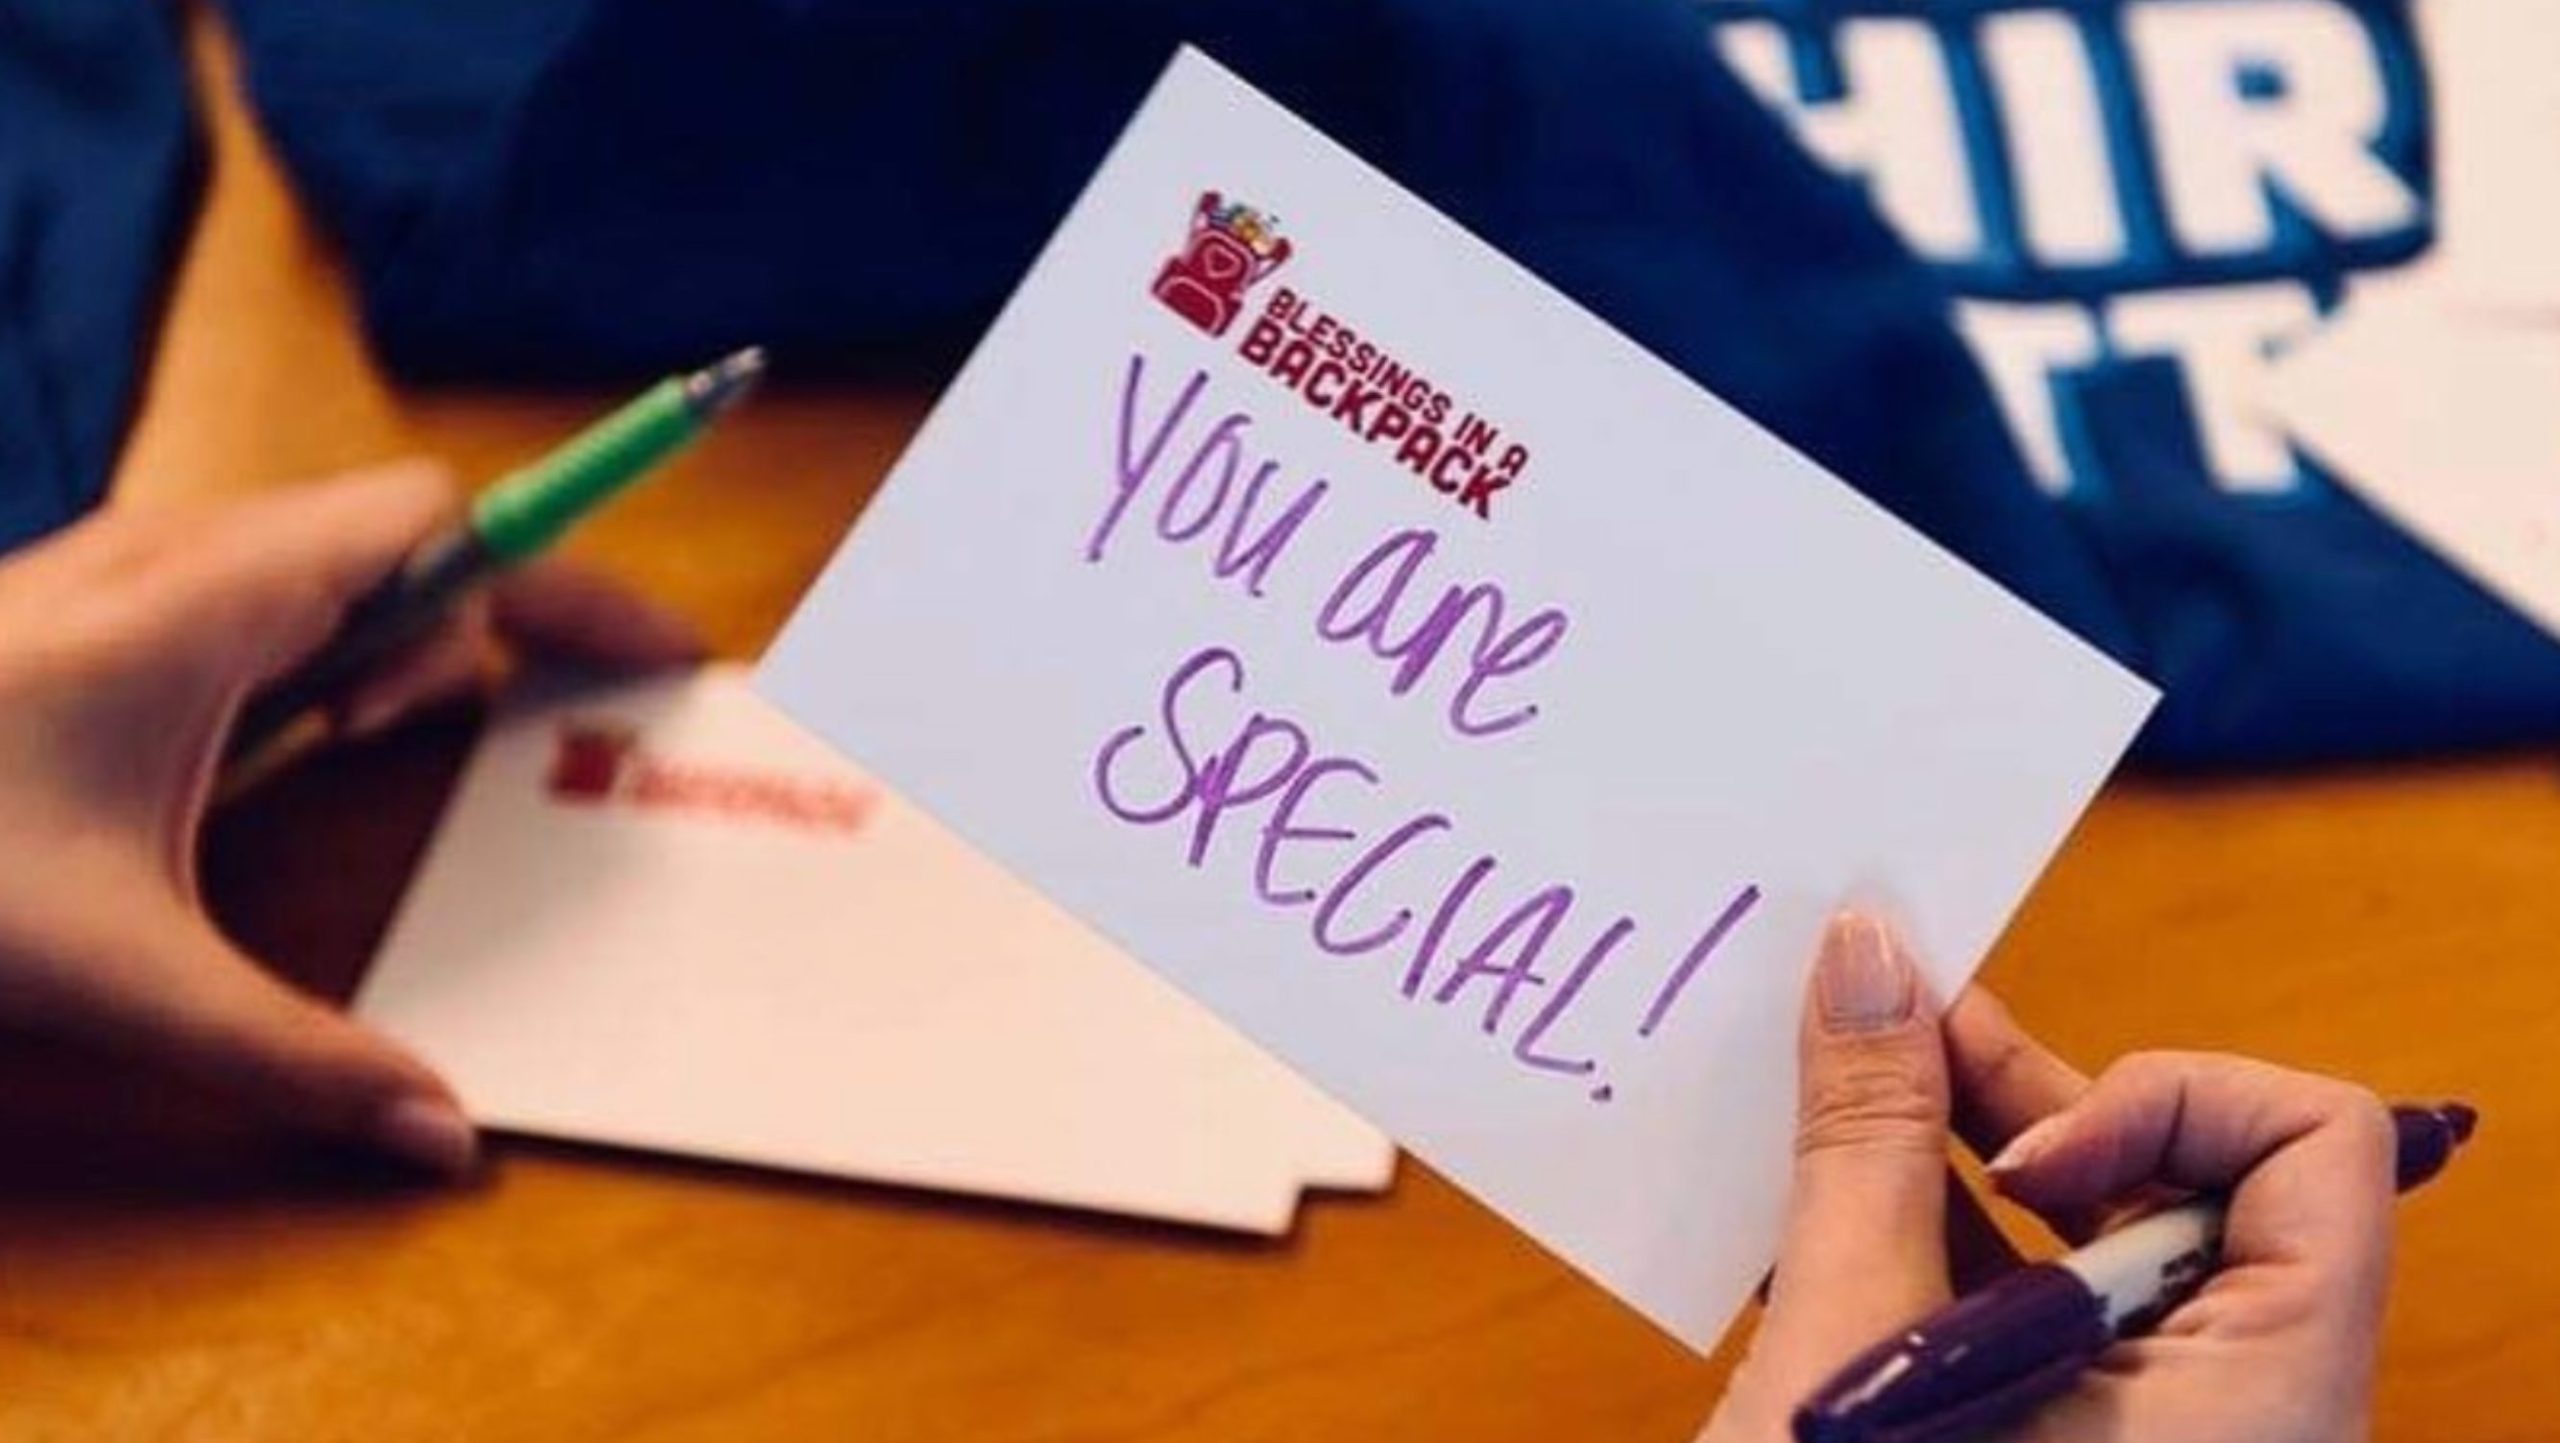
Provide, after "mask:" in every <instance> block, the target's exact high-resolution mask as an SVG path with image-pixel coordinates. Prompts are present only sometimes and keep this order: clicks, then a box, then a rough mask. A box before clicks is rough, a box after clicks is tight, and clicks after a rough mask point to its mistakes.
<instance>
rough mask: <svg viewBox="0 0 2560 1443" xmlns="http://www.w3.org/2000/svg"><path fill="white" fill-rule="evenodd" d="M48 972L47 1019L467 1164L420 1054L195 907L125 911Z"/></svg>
mask: <svg viewBox="0 0 2560 1443" xmlns="http://www.w3.org/2000/svg"><path fill="white" fill-rule="evenodd" d="M122 920H123V923H124V925H122V926H120V927H119V928H117V930H116V935H115V936H114V937H113V938H112V939H111V940H110V941H109V943H108V945H106V946H103V947H101V948H97V949H94V950H90V951H88V952H86V953H85V955H83V956H82V957H81V959H80V963H79V965H77V966H76V967H68V968H65V969H63V970H62V971H60V972H58V973H55V974H53V976H52V977H51V978H50V981H51V983H52V984H54V985H52V986H50V987H49V988H48V990H49V992H50V994H51V995H50V996H48V997H45V998H42V999H22V1000H34V1001H40V1002H41V1003H42V1004H43V1005H42V1006H41V1007H39V1008H38V1009H37V1010H38V1011H39V1012H40V1013H41V1019H42V1021H43V1022H44V1023H45V1024H46V1025H47V1026H48V1028H49V1030H52V1031H55V1032H57V1033H59V1034H61V1035H64V1036H67V1037H72V1038H75V1039H80V1040H85V1041H87V1042H90V1043H92V1044H95V1045H99V1046H102V1047H105V1048H108V1049H110V1050H113V1051H115V1052H116V1053H118V1054H120V1055H123V1056H126V1057H130V1058H132V1059H133V1060H135V1061H137V1062H140V1063H143V1064H145V1065H147V1066H152V1067H156V1068H161V1069H164V1070H167V1071H170V1072H172V1073H175V1074H176V1075H179V1076H182V1077H185V1078H188V1079H190V1080H192V1081H195V1082H197V1083H199V1084H201V1085H203V1086H206V1087H208V1088H211V1089H215V1090H219V1091H222V1092H226V1093H229V1094H231V1095H233V1096H235V1097H238V1098H240V1099H241V1100H242V1101H244V1102H246V1103H247V1104H248V1105H250V1106H251V1107H253V1108H256V1109H257V1110H259V1111H260V1112H262V1113H264V1114H265V1115H267V1116H270V1117H273V1118H275V1119H276V1120H278V1121H279V1122H282V1123H284V1124H286V1125H288V1126H291V1127H294V1128H297V1129H300V1130H303V1131H306V1132H309V1133H312V1134H314V1135H316V1136H320V1137H326V1138H330V1139H333V1140H338V1141H344V1142H348V1143H353V1144H356V1145H360V1146H365V1147H370V1148H373V1149H375V1150H378V1151H380V1152H383V1153H385V1154H387V1155H389V1156H392V1157H394V1158H397V1159H399V1160H401V1161H404V1162H406V1163H408V1164H410V1165H412V1166H416V1167H419V1168H422V1169H424V1170H426V1171H429V1172H432V1173H435V1174H438V1175H441V1176H447V1177H451V1176H458V1175H460V1174H463V1173H465V1172H467V1171H469V1170H470V1168H471V1166H472V1163H473V1160H474V1158H475V1156H476V1153H477V1143H476V1140H475V1138H474V1135H473V1132H472V1128H471V1124H470V1123H469V1121H468V1120H466V1119H465V1118H464V1116H463V1113H462V1109H461V1107H460V1105H459V1104H458V1103H457V1102H456V1101H455V1099H454V1096H453V1093H452V1091H451V1090H450V1089H449V1088H447V1087H446V1086H445V1085H444V1083H443V1081H442V1080H441V1079H439V1078H438V1077H437V1076H436V1075H435V1073H434V1072H432V1071H431V1070H429V1069H428V1068H427V1066H426V1065H425V1064H424V1063H422V1062H420V1061H418V1060H417V1059H416V1058H415V1057H413V1056H411V1055H410V1054H409V1053H408V1052H407V1051H406V1050H404V1049H402V1048H401V1047H400V1046H399V1045H397V1044H396V1043H393V1042H392V1041H390V1040H389V1039H388V1038H385V1037H383V1036H382V1035H380V1034H379V1033H376V1032H373V1031H371V1030H370V1029H367V1028H365V1027H363V1026H361V1025H359V1024H358V1023H356V1022H355V1021H354V1020H352V1019H350V1018H349V1017H347V1016H346V1015H345V1014H343V1013H340V1012H338V1011H337V1010H335V1009H333V1008H331V1007H328V1006H326V1005H324V1004H323V1003H321V1002H319V1001H317V1000H315V999H313V998H311V997H308V996H305V995H304V994H302V993H301V992H298V991H296V990H295V989H293V988H292V987H290V986H288V985H286V984H285V983H284V982H282V981H281V980H279V979H278V978H276V977H275V976H274V975H273V974H271V973H269V972H267V971H265V970H264V969H262V968H260V967H259V966H257V964H255V963H253V962H251V961H250V960H249V959H248V958H246V957H244V956H242V955H241V954H240V953H239V952H238V951H237V950H236V949H235V948H233V947H232V946H231V945H230V944H229V943H228V942H226V941H224V940H223V939H222V938H221V937H220V936H219V935H218V934H216V933H215V932H214V931H213V929H212V928H211V927H210V926H209V925H207V924H205V923H204V922H203V921H202V920H201V919H200V918H196V917H194V916H192V915H190V914H185V913H182V912H178V911H176V910H175V909H172V910H171V911H170V912H169V913H167V914H165V915H161V916H158V917H133V916H128V917H126V918H124V919H122Z"/></svg>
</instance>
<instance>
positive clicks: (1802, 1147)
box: [1752, 915, 1948, 1397]
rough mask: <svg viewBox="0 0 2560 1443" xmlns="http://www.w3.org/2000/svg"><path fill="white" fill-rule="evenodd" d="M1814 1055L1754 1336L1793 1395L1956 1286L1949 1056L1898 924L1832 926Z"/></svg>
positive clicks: (1810, 1045) (1822, 964) (1817, 988)
mask: <svg viewBox="0 0 2560 1443" xmlns="http://www.w3.org/2000/svg"><path fill="white" fill-rule="evenodd" d="M1799 1056H1800V1058H1801V1072H1800V1077H1801V1081H1800V1094H1799V1099H1798V1120H1797V1135H1796V1164H1795V1177H1794V1185H1793V1190H1792V1194H1791V1196H1790V1199H1789V1203H1788V1213H1787V1221H1786V1229H1785V1233H1784V1236H1783V1239H1782V1241H1781V1243H1780V1246H1779V1252H1778V1266H1777V1272H1776V1276H1775V1278H1774V1280H1773V1282H1772V1283H1771V1286H1770V1296H1769V1311H1768V1314H1767V1316H1766V1317H1765V1318H1764V1320H1763V1321H1762V1324H1761V1331H1760V1336H1759V1338H1758V1340H1757V1341H1756V1342H1755V1343H1754V1345H1753V1349H1752V1365H1753V1367H1754V1368H1755V1369H1757V1370H1760V1371H1761V1372H1762V1373H1763V1375H1764V1383H1765V1385H1766V1386H1768V1387H1770V1388H1772V1389H1773V1390H1774V1391H1775V1392H1776V1394H1777V1395H1780V1396H1791V1397H1801V1396H1803V1395H1804V1394H1805V1393H1806V1392H1809V1391H1811V1390H1812V1388H1814V1387H1815V1386H1816V1385H1817V1384H1819V1383H1820V1382H1821V1381H1822V1380H1823V1379H1824V1378H1826V1377H1827V1376H1829V1374H1830V1373H1831V1372H1832V1371H1833V1370H1835V1369H1836V1368H1838V1367H1839V1366H1840V1365H1841V1364H1842V1363H1843V1362H1845V1361H1846V1360H1847V1359H1848V1358H1849V1357H1850V1356H1851V1355H1853V1354H1855V1353H1856V1352H1857V1351H1858V1350H1859V1349H1861V1348H1864V1347H1866V1346H1868V1345H1869V1344H1871V1343H1873V1342H1874V1341H1875V1340H1876V1339H1877V1338H1879V1337H1882V1336H1884V1335H1885V1334H1887V1333H1889V1332H1891V1331H1892V1330H1893V1329H1895V1328H1899V1327H1902V1326H1904V1325H1906V1324H1908V1323H1909V1322H1910V1321H1911V1320H1912V1319H1913V1318H1915V1317H1918V1316H1920V1315H1922V1314H1924V1313H1926V1312H1928V1311H1929V1310H1930V1309H1931V1308H1932V1307H1935V1306H1937V1305H1939V1304H1941V1303H1943V1302H1945V1301H1946V1299H1947V1297H1948V1287H1947V1262H1946V1252H1945V1247H1946V1244H1945V1239H1944V1235H1943V1232H1942V1229H1943V1227H1944V1224H1945V1216H1946V1168H1947V1136H1946V1130H1947V1106H1948V1104H1947V1073H1946V1060H1945V1056H1944V1054H1943V1052H1942V1051H1941V1050H1940V1044H1939V1040H1938V1027H1937V1019H1936V1017H1935V1016H1934V1015H1933V1009H1932V1008H1931V1007H1930V1006H1929V1004H1928V1001H1927V998H1926V997H1925V996H1924V995H1923V993H1922V988H1921V985H1920V979H1919V974H1918V973H1917V972H1916V971H1915V970H1914V969H1913V967H1912V965H1911V961H1910V959H1909V957H1908V956H1906V955H1905V954H1904V953H1903V951H1902V949H1901V947H1900V946H1899V945H1898V944H1896V942H1895V941H1894V939H1893V937H1892V936H1891V935H1890V934H1889V933H1888V932H1887V931H1886V930H1885V928H1884V926H1883V924H1881V923H1879V922H1877V921H1875V920H1873V919H1872V918H1867V917H1859V916H1852V915H1844V916H1841V917H1839V918H1837V919H1835V920H1834V921H1833V922H1832V924H1831V926H1830V928H1829V930H1828V931H1827V932H1826V933H1825V934H1824V937H1823V941H1822V952H1821V956H1820V958H1819V960H1818V962H1817V965H1816V967H1815V969H1814V978H1813V983H1812V986H1811V988H1810V989H1809V991H1808V996H1807V1002H1806V1007H1805V1019H1804V1024H1803V1027H1802V1031H1801V1034H1800V1038H1799Z"/></svg>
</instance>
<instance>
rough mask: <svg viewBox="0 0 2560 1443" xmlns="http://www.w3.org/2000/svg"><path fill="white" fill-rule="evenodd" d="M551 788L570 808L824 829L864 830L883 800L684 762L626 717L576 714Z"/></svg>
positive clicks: (565, 726)
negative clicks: (644, 739) (653, 744)
mask: <svg viewBox="0 0 2560 1443" xmlns="http://www.w3.org/2000/svg"><path fill="white" fill-rule="evenodd" d="M543 785H544V788H545V789H546V790H547V791H548V792H549V793H550V794H551V798H552V800H553V801H555V802H561V803H566V804H568V805H571V806H587V807H600V806H630V807H639V808H645V809H648V810H653V811H673V812H689V813H692V814H694V815H697V816H707V817H721V818H726V819H729V820H732V821H741V822H770V823H774V824H777V825H781V826H791V827H806V828H811V829H814V830H818V831H829V832H848V833H850V832H858V831H860V830H862V827H863V824H864V823H865V822H867V821H869V820H870V817H871V812H872V810H873V808H875V807H876V806H878V805H879V800H880V798H879V794H878V793H877V792H874V791H872V790H871V789H869V788H867V787H859V786H854V785H851V784H848V783H845V782H839V781H829V780H822V779H816V778H810V777H803V776H791V775H786V774H784V773H781V772H765V771H755V770H750V769H747V768H742V767H732V766H724V765H720V764H717V763H709V762H694V761H685V760H681V759H678V758H673V757H666V756H661V755H658V754H656V753H653V752H650V751H647V750H645V749H644V748H642V746H641V745H640V733H639V732H638V731H637V730H635V729H633V728H632V727H629V726H626V725H624V724H622V723H620V722H616V721H611V720H606V719H592V718H576V719H572V720H569V721H566V722H563V723H562V724H561V726H560V730H559V732H558V734H557V736H556V737H555V738H554V750H553V752H552V756H551V771H550V774H549V775H548V776H547V777H545V779H544V783H543Z"/></svg>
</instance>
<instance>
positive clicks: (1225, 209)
mask: <svg viewBox="0 0 2560 1443" xmlns="http://www.w3.org/2000/svg"><path fill="white" fill-rule="evenodd" d="M1288 259H1289V242H1288V240H1287V239H1286V238H1285V237H1283V236H1282V235H1281V234H1280V222H1279V220H1278V219H1277V218H1276V217H1273V216H1270V215H1266V214H1264V213H1263V212H1261V211H1258V210H1255V209H1254V208H1253V207H1252V206H1249V205H1246V204H1245V203H1243V202H1242V201H1237V202H1234V203H1233V204H1229V203H1227V202H1225V201H1223V200H1221V199H1220V197H1219V195H1218V193H1217V192H1216V191H1214V190H1213V191H1209V192H1207V193H1206V194H1204V195H1202V196H1201V197H1200V204H1199V206H1198V208H1197V209H1195V210H1193V211H1192V213H1191V234H1190V236H1189V238H1188V239H1186V240H1185V241H1184V242H1183V245H1182V253H1181V254H1180V255H1177V256H1175V257H1174V258H1173V259H1171V260H1169V261H1166V262H1165V263H1164V269H1162V270H1160V271H1158V272H1156V283H1155V287H1154V289H1155V295H1156V299H1157V300H1160V301H1162V302H1164V303H1165V306H1166V308H1168V309H1169V310H1171V311H1172V312H1173V313H1174V314H1175V315H1177V316H1180V317H1182V318H1183V319H1184V320H1186V321H1189V322H1190V323H1191V324H1193V325H1195V326H1198V327H1199V328H1200V329H1201V330H1204V331H1206V332H1208V333H1209V334H1210V335H1213V336H1223V335H1225V334H1226V333H1227V327H1229V326H1232V325H1234V324H1235V320H1236V317H1237V316H1239V315H1241V314H1243V313H1244V295H1245V292H1246V291H1249V290H1251V289H1253V288H1254V287H1255V286H1257V285H1260V284H1261V283H1262V278H1263V277H1265V276H1267V275H1269V274H1271V273H1272V272H1273V271H1276V270H1278V269H1280V267H1281V266H1282V265H1283V264H1285V263H1286V262H1287V261H1288Z"/></svg>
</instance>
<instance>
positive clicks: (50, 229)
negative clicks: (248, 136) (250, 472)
mask: <svg viewBox="0 0 2560 1443" xmlns="http://www.w3.org/2000/svg"><path fill="white" fill-rule="evenodd" d="M198 177H199V166H198V152H197V148H196V143H195V137H194V131H193V128H192V125H191V123H190V120H189V116H188V112H187V93H186V64H185V57H184V54H183V53H182V51H181V49H180V46H179V37H178V34H177V20H176V16H175V13H174V8H173V7H169V6H162V5H100V4H98V3H96V0H12V3H11V4H9V5H8V6H7V7H6V9H5V10H0V551H5V550H7V549H8V548H9V547H11V546H13V545H16V544H17V543H19V542H22V541H26V540H28V539H30V538H32V537H36V536H40V535H42V534H44V533H45V532H47V531H49V530H51V529H53V528H54V527H56V526H59V525H61V524H62V523H63V522H65V521H68V520H70V519H71V518H72V517H74V516H76V515H78V514H79V513H80V512H81V511H82V510H84V509H85V508H87V507H89V506H91V505H93V504H95V502H96V501H97V499H98V497H99V495H100V494H101V493H103V492H104V490H105V489H106V484H107V477H108V474H109V473H110V471H112V469H113V468H114V465H115V458H116V451H117V447H118V445H119V444H120V443H121V441H122V440H123V435H124V428H125V424H126V421H127V418H128V414H129V412H130V410H131V408H132V404H133V397H134V392H135V387H136V382H137V380H138V378H139V376H140V373H141V363H142V357H143V354H144V347H145V344H146V340H147V337H148V335H149V333H150V331H151V329H152V328H153V326H154V325H155V324H156V323H157V320H158V316H159V311H160V304H161V301H162V299H163V298H164V295H165V290H166V285H167V279H168V276H169V273H170V262H171V261H172V259H173V258H174V255H175V249H176V243H177V241H178V239H179V237H180V232H181V228H182V224H183V222H184V220H185V218H186V216H187V215H188V214H189V213H190V210H191V208H192V203H193V198H194V195H195V193H196V190H197V180H198Z"/></svg>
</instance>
